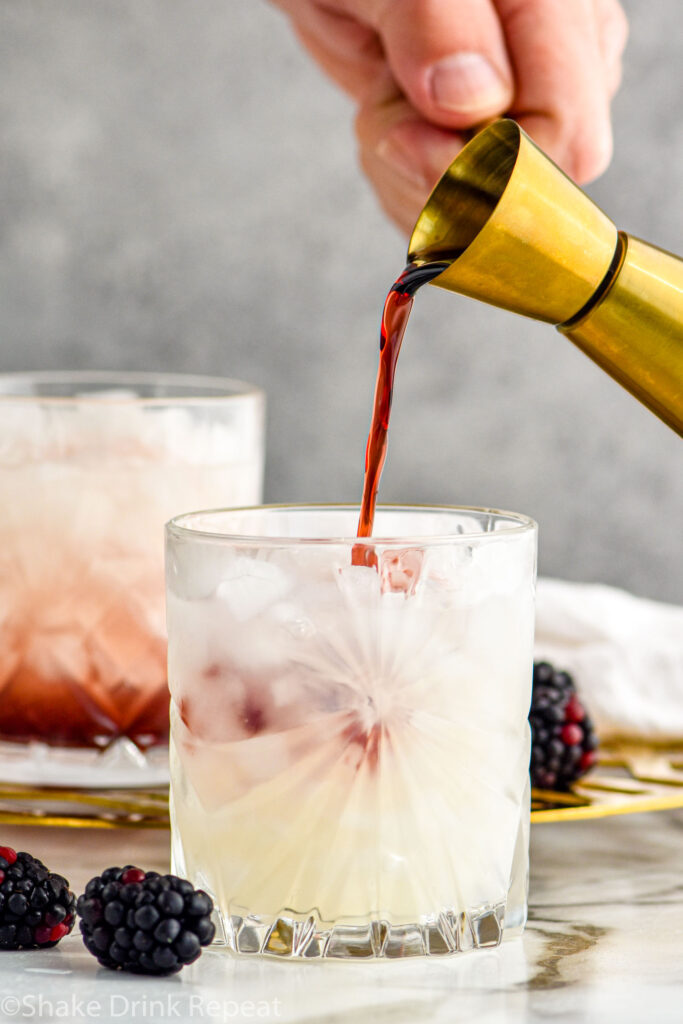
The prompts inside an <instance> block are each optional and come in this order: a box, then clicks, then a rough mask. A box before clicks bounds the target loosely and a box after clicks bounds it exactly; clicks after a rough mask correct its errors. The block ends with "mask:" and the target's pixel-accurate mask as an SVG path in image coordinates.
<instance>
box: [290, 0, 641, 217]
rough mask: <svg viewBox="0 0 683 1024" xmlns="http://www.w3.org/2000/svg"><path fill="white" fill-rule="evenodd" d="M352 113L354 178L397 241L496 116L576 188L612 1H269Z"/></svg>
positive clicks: (595, 142)
mask: <svg viewBox="0 0 683 1024" xmlns="http://www.w3.org/2000/svg"><path fill="white" fill-rule="evenodd" d="M275 3H276V4H278V6H280V7H281V8H283V10H285V11H286V12H287V13H288V14H289V15H290V17H291V19H292V21H293V23H294V28H295V30H296V32H297V34H298V36H299V38H300V39H301V41H302V42H303V44H304V45H305V46H306V48H307V49H308V50H309V51H310V52H311V54H312V55H313V57H315V59H316V60H317V62H318V63H319V64H320V66H321V67H322V68H323V70H324V71H326V72H327V74H328V75H330V77H331V78H333V79H334V80H335V81H336V82H337V83H338V84H339V85H341V86H342V88H343V89H345V90H346V91H347V92H348V93H349V94H350V95H351V96H352V97H353V98H354V99H355V100H356V101H357V103H358V116H357V119H356V132H357V136H358V142H359V147H360V160H361V164H362V166H363V168H364V170H365V172H366V174H367V175H368V177H369V178H370V181H371V182H372V183H373V185H374V187H375V190H376V191H377V194H378V196H379V199H380V201H381V203H382V205H383V207H384V209H385V210H386V212H387V213H388V214H389V216H390V217H391V218H392V219H393V220H394V221H395V222H396V224H398V225H399V227H401V228H403V229H404V230H405V231H410V230H411V228H412V226H413V224H414V222H415V219H416V217H417V215H418V213H419V212H420V210H421V208H422V206H423V204H424V201H425V199H426V198H427V194H428V192H429V190H430V189H431V187H432V186H433V185H434V183H435V181H436V180H437V179H438V177H439V175H440V174H441V173H442V172H443V170H444V169H445V168H446V166H447V165H448V164H449V163H450V161H451V160H452V159H453V158H454V157H455V156H456V154H457V153H458V151H459V150H460V148H461V147H462V145H463V143H464V141H466V138H467V135H466V134H465V133H466V132H467V131H468V130H469V129H472V128H475V127H476V126H477V125H480V124H481V123H482V122H483V121H486V120H488V119H490V118H494V117H497V116H498V115H501V114H506V113H507V114H509V115H510V116H511V117H514V118H515V120H517V121H518V122H519V123H520V124H521V125H522V127H523V128H524V129H525V130H526V131H527V132H528V133H529V134H530V135H531V136H532V138H534V139H535V140H536V141H537V142H538V144H539V145H540V146H541V147H542V148H543V149H544V150H545V151H546V152H547V153H548V154H549V155H550V156H551V157H552V158H553V159H554V160H555V161H556V162H557V163H558V164H559V165H560V167H562V168H563V169H564V170H565V171H566V172H567V173H568V174H569V175H571V177H573V178H574V179H575V180H576V181H577V182H579V183H583V182H586V181H590V180H591V179H592V178H595V177H596V176H597V175H599V174H600V173H602V171H604V170H605V168H606V167H607V165H608V163H609V160H610V157H611V154H612V132H611V125H610V112H609V106H610V100H611V99H612V97H613V96H614V94H615V92H616V91H617V89H618V87H619V82H620V78H621V56H622V53H623V50H624V47H625V45H626V38H627V35H628V25H627V22H626V17H625V15H624V13H623V11H622V9H621V7H620V5H619V3H618V2H617V0H275Z"/></svg>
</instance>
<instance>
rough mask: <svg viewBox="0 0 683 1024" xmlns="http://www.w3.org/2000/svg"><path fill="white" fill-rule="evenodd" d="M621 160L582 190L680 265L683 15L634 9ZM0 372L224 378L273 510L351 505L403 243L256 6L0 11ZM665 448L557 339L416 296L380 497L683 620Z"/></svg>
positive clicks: (678, 488)
mask: <svg viewBox="0 0 683 1024" xmlns="http://www.w3.org/2000/svg"><path fill="white" fill-rule="evenodd" d="M626 7H627V9H628V12H629V14H630V17H631V23H632V34H631V41H630V45H629V50H628V54H627V61H626V80H625V84H624V88H623V90H622V92H621V94H620V97H619V99H618V101H617V103H616V107H615V122H616V153H615V159H614V162H613V165H612V167H611V169H610V170H609V172H608V173H607V174H606V175H605V176H604V177H603V178H602V179H601V181H600V182H598V183H597V184H596V185H595V186H594V187H593V188H592V189H591V192H592V194H593V195H594V196H595V197H596V198H597V200H598V201H599V202H601V203H602V204H603V205H604V207H605V209H606V210H607V211H608V212H609V213H610V214H611V215H612V216H613V218H614V219H615V220H616V221H617V223H618V224H619V225H620V226H622V227H624V228H626V229H627V230H630V231H632V232H633V233H635V234H637V235H640V236H642V237H645V238H648V239H650V240H652V241H655V242H657V243H658V244H659V245H661V246H663V247H665V248H669V249H673V250H674V251H678V252H681V251H683V231H682V227H683V202H682V201H681V179H682V171H681V169H682V167H683V120H682V119H681V115H680V107H681V92H682V86H683V64H682V63H681V59H680V42H681V33H682V32H683V7H682V5H681V2H680V0H656V2H655V3H644V2H643V0H640V2H636V0H630V2H628V3H627V4H626ZM0 47H1V53H0V132H1V135H2V138H1V160H2V166H1V181H2V189H1V192H0V217H1V238H0V245H1V247H2V255H1V266H0V329H1V334H0V370H14V369H25V368H73V367H90V368H109V367H112V368H127V369H142V368H145V369H167V370H191V371H197V372H202V373H222V374H230V375H232V376H237V377H243V378H245V379H248V380H253V381H255V382H257V383H260V384H262V385H263V386H264V387H265V388H266V389H267V391H268V394H269V399H270V414H269V450H268V471H267V497H268V498H269V499H271V500H298V499H302V500H308V499H311V500H355V499H357V497H358V495H359V490H360V484H361V479H360V477H361V469H362V457H363V447H364V441H365V434H366V431H367V426H368V416H369V408H370V401H371V397H372V390H373V382H374V372H375V364H376V353H377V329H378V318H379V312H380V304H381V301H382V298H383V293H384V291H385V290H386V287H387V285H388V283H389V282H390V281H391V280H392V279H393V276H394V275H395V273H396V272H397V270H398V269H399V268H400V266H401V264H402V258H403V254H404V241H403V239H401V238H400V237H399V235H398V234H397V233H396V232H395V231H394V229H393V228H392V227H390V226H389V224H388V223H386V222H385V220H384V219H383V216H382V214H381V213H380V211H379V209H378V207H377V206H376V204H375V201H374V198H373V196H372V194H371V192H370V189H369V186H368V185H367V184H366V183H365V181H364V180H363V178H362V177H361V174H360V172H359V171H358V170H357V167H356V161H355V146H354V141H353V135H352V130H351V107H350V105H349V104H348V103H347V101H346V100H345V99H344V98H343V97H342V96H341V95H340V94H339V93H338V92H337V91H336V90H335V89H334V88H333V87H332V86H331V85H328V83H327V82H326V81H324V80H323V79H322V77H321V76H320V75H319V74H318V72H317V70H316V69H315V68H314V67H313V66H312V65H311V63H310V62H309V60H308V59H307V57H306V56H305V55H304V54H303V53H302V52H301V51H300V50H299V49H298V47H297V45H296V43H295V42H294V40H293V37H292V35H291V33H290V31H289V29H288V26H287V24H286V23H285V21H284V19H283V18H282V17H281V15H280V14H279V13H278V12H276V11H275V10H273V9H271V8H270V7H269V6H268V5H267V4H266V3H263V2H258V0H59V2H55V0H0ZM682 455H683V447H681V444H680V441H679V440H678V439H677V438H676V436H675V435H674V434H673V432H672V431H670V430H668V429H667V428H666V427H664V426H663V425H662V424H660V423H659V422H658V421H657V420H656V419H655V418H654V417H653V416H651V415H650V414H649V413H647V412H646V411H645V410H644V409H642V408H641V407H640V406H639V405H638V404H637V403H636V402H635V401H634V400H633V399H631V398H630V397H629V396H628V395H626V394H625V393H623V392H622V391H621V390H620V389H619V388H618V387H617V385H616V384H614V383H613V382H612V381H610V380H609V379H608V378H607V377H606V376H604V375H603V374H602V373H601V372H600V371H599V370H598V369H597V368H595V367H594V366H593V365H592V364H591V363H590V362H589V361H588V360H587V359H586V358H585V357H584V356H582V355H581V354H580V353H579V352H578V351H575V350H574V349H573V348H572V346H571V345H570V344H569V343H567V342H566V341H564V340H563V339H561V338H560V337H559V336H558V335H555V333H554V332H553V331H552V329H550V328H547V327H544V326H542V325H539V324H535V323H531V322H529V321H526V320H522V319H518V318H514V317H512V316H510V315H508V314H504V313H501V312H499V311H495V310H493V309H488V308H486V307H484V306H479V305H477V304H475V303H474V302H472V301H469V300H465V299H460V298H458V297H456V296H454V295H449V294H446V293H442V292H441V291H440V290H438V289H433V288H430V289H426V290H425V291H424V292H423V293H422V294H421V296H420V299H419V301H418V303H417V306H416V311H415V314H414V318H413V321H412V323H411V328H410V333H409V336H408V338H407V340H406V344H405V346H404V350H403V353H402V357H401V366H400V368H399V378H398V386H397V393H396V401H395V403H394V424H393V437H392V441H391V448H390V456H389V460H388V464H387V470H386V473H385V479H384V484H383V488H382V492H381V493H382V498H383V499H385V500H405V501H407V500H417V501H423V502H424V501H445V502H463V503H467V504H488V505H494V506H502V507H507V508H513V509H517V510H519V511H524V512H527V513H529V514H531V515H533V516H534V517H535V518H536V519H537V520H538V521H539V523H540V527H541V551H540V554H541V570H542V571H543V572H545V573H547V574H555V575H561V576H566V577H569V578H572V579H584V580H602V581H605V582H610V583H616V584H619V585H623V586H627V587H629V588H631V589H632V590H634V591H636V592H639V593H642V594H646V595H651V596H653V597H658V598H660V599H665V600H666V599H668V600H677V601H681V600H683V589H682V587H681V566H682V564H683V530H682V529H681V520H682V516H681V512H682V510H683V473H682V472H681V465H682V464H681V457H682Z"/></svg>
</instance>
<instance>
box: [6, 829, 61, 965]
mask: <svg viewBox="0 0 683 1024" xmlns="http://www.w3.org/2000/svg"><path fill="white" fill-rule="evenodd" d="M75 920H76V897H75V896H74V894H73V893H72V892H71V891H70V889H69V883H68V882H67V880H66V878H62V876H61V875H56V874H54V873H53V872H52V871H48V869H47V868H46V867H45V865H44V864H43V862H42V861H40V860H38V858H37V857H32V856H31V854H30V853H24V852H22V851H20V852H19V853H17V852H16V851H15V850H13V849H12V848H11V847H9V846H0V949H46V948H48V947H50V946H56V945H57V943H58V942H59V940H60V939H63V938H64V936H65V935H68V934H69V932H70V931H71V929H72V928H73V926H74V922H75Z"/></svg>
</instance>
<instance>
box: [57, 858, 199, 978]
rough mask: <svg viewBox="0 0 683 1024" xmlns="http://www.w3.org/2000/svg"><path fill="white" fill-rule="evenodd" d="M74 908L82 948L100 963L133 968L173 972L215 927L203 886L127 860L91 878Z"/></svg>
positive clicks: (143, 971)
mask: <svg viewBox="0 0 683 1024" xmlns="http://www.w3.org/2000/svg"><path fill="white" fill-rule="evenodd" d="M77 910H78V916H79V917H80V928H81V934H82V935H83V942H84V943H85V947H86V949H87V950H88V951H89V952H90V953H92V955H93V956H95V957H97V960H98V961H99V963H101V964H102V966H103V967H110V968H111V969H112V970H119V971H132V972H133V973H134V974H175V973H176V972H177V971H179V970H180V969H181V968H182V967H184V966H185V965H186V964H191V963H193V962H194V961H195V960H196V959H197V957H198V956H199V955H200V953H201V951H202V946H208V944H209V943H210V942H211V940H212V939H213V937H214V934H215V931H216V929H215V928H214V925H213V923H212V921H211V913H212V911H213V903H212V901H211V899H210V898H209V896H207V894H206V893H205V892H204V891H203V890H202V889H195V888H194V886H193V885H192V884H191V883H190V882H187V881H185V879H183V878H178V877H177V876H176V875H160V874H158V873H157V872H156V871H142V869H141V868H136V867H133V865H132V864H129V865H128V866H127V867H125V868H107V870H106V871H103V872H102V874H101V875H97V876H96V877H95V878H91V879H90V881H89V882H88V884H87V885H86V887H85V892H84V894H83V895H82V896H79V897H78V904H77Z"/></svg>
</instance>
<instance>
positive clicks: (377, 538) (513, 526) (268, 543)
mask: <svg viewBox="0 0 683 1024" xmlns="http://www.w3.org/2000/svg"><path fill="white" fill-rule="evenodd" d="M288 511H289V512H295V513H297V512H308V513H310V512H322V513H323V514H324V513H325V512H353V513H354V515H355V516H356V517H357V516H358V514H359V511H360V508H359V506H358V505H356V504H345V503H341V504H339V503H334V502H332V503H325V502H302V503H299V502H283V503H280V504H277V503H276V504H269V505H244V506H238V507H236V508H211V509H199V510H197V511H194V512H183V513H182V514H180V515H177V516H174V517H173V518H172V519H169V521H168V522H167V523H166V525H165V533H166V537H167V538H173V539H175V540H182V539H184V540H188V539H192V540H211V541H219V542H221V543H226V544H235V545H239V546H241V547H246V546H255V547H298V546H311V545H312V546H317V545H321V546H325V545H327V546H337V547H338V546H346V547H355V546H356V545H364V546H370V547H372V546H375V545H380V544H381V545H382V546H384V547H387V546H389V547H392V546H394V547H405V546H406V545H411V546H413V545H414V546H421V545H422V546H424V545H430V546H431V545H435V544H454V543H462V542H464V541H471V540H479V541H481V540H484V539H485V538H489V539H491V540H493V539H496V538H497V539H500V538H502V537H510V536H521V535H523V534H526V533H530V532H531V533H534V532H536V531H537V529H538V524H537V523H536V521H535V520H534V519H532V518H531V517H530V516H526V515H524V514H523V513H521V512H509V511H507V510H505V509H498V508H485V507H483V506H478V505H421V504H411V505H407V504H380V505H377V512H399V513H400V512H406V513H407V512H418V513H419V512H425V513H434V512H436V513H453V512H464V513H466V514H472V513H475V514H478V515H481V516H490V517H492V516H495V517H499V518H501V519H508V520H511V523H510V525H509V526H508V527H502V528H501V529H499V530H490V531H482V532H479V533H472V532H470V533H443V534H422V535H419V534H418V535H415V534H406V535H405V536H403V535H402V536H400V537H395V536H394V537H383V536H381V535H380V534H373V535H372V536H371V537H357V536H356V535H355V534H354V535H353V536H341V537H338V536H332V537H278V536H265V535H258V534H250V533H244V534H240V533H227V532H225V531H223V532H221V531H218V530H200V529H197V528H196V527H193V526H189V525H185V524H186V523H187V522H188V521H189V520H192V519H194V518H195V517H198V516H219V515H225V514H230V513H235V512H236V513H240V512H249V513H254V512H256V513H259V512H260V513H264V514H267V513H269V512H288Z"/></svg>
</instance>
